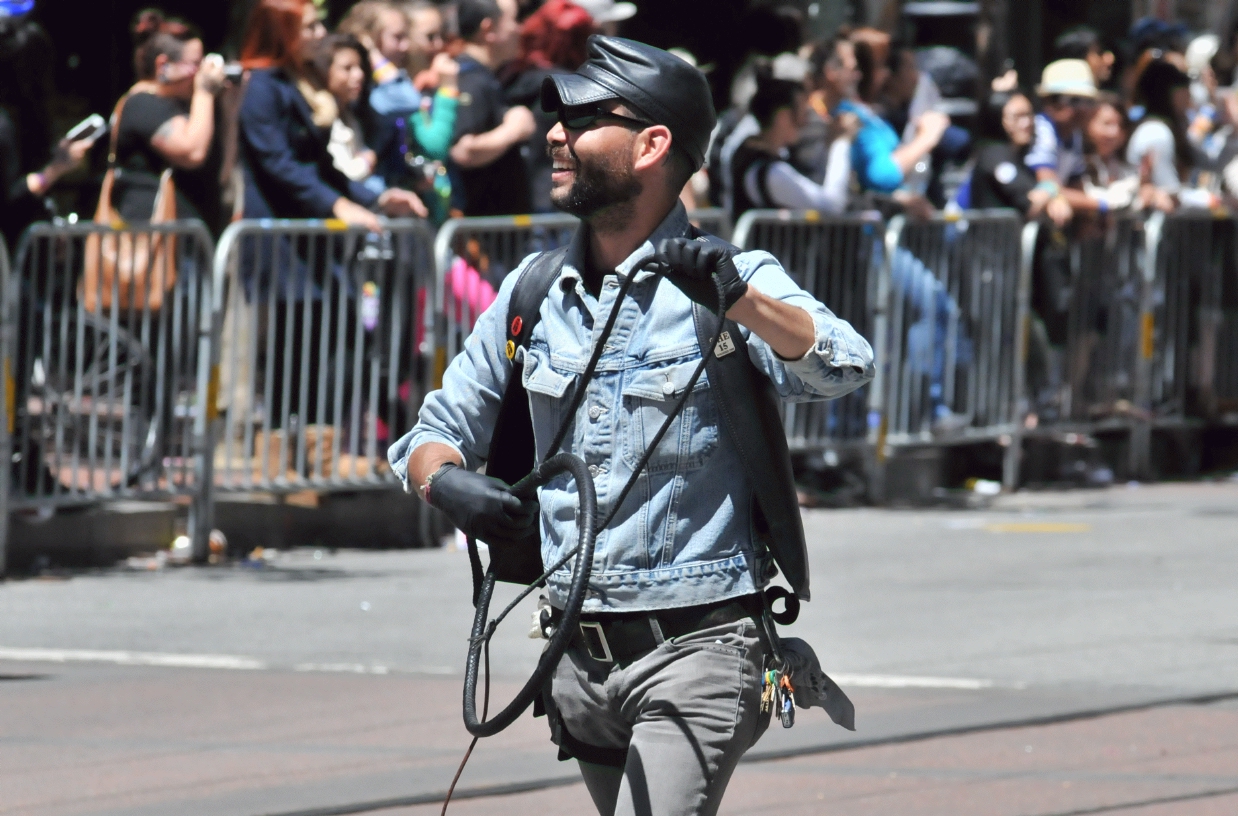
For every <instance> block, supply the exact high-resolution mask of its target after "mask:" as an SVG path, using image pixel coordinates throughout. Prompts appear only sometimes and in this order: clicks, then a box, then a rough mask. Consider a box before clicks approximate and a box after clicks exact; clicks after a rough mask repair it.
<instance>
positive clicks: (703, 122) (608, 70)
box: [542, 34, 717, 169]
mask: <svg viewBox="0 0 1238 816" xmlns="http://www.w3.org/2000/svg"><path fill="white" fill-rule="evenodd" d="M587 50H588V54H589V58H588V60H586V62H585V64H584V65H582V66H580V70H578V71H577V72H576V73H574V74H552V75H551V76H548V77H546V79H545V80H544V81H543V82H542V110H544V111H546V112H547V113H554V112H556V111H558V110H559V107H560V106H561V105H585V104H589V103H590V102H605V101H606V100H609V99H619V100H621V101H623V102H624V103H625V104H627V105H629V106H630V107H633V108H636V110H638V111H639V112H640V113H642V114H644V115H645V116H647V117H648V118H649V119H650V120H652V121H654V122H656V123H658V124H660V125H666V126H667V127H668V128H670V131H671V138H672V140H673V143H674V144H677V145H679V147H680V148H682V149H683V150H684V151H685V152H686V153H687V154H688V156H690V157H691V159H692V161H693V163H694V164H695V166H696V168H698V169H699V168H700V166H701V165H702V164H704V162H705V151H706V149H707V148H708V147H709V134H710V133H712V132H713V129H714V124H715V122H716V121H717V116H716V114H715V113H714V102H713V98H712V96H711V95H710V91H709V83H708V82H707V81H706V79H705V75H704V74H702V73H701V72H700V71H698V70H697V69H696V68H695V67H693V66H691V65H689V64H688V63H686V62H684V61H683V60H681V59H680V58H679V57H677V56H675V55H674V54H670V53H667V52H666V51H663V50H662V49H661V48H654V47H653V46H652V45H645V44H644V43H639V42H636V41H635V40H625V39H623V38H621V37H604V36H602V35H600V34H594V35H593V36H592V37H590V38H589V43H588V46H587Z"/></svg>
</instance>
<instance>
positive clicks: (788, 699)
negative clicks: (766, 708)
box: [778, 674, 795, 728]
mask: <svg viewBox="0 0 1238 816" xmlns="http://www.w3.org/2000/svg"><path fill="white" fill-rule="evenodd" d="M778 691H779V692H780V693H779V695H778V696H779V698H780V700H781V704H780V705H779V707H778V717H779V719H781V720H782V727H783V728H790V727H791V726H793V725H795V686H794V685H793V684H792V683H791V676H790V675H788V674H784V675H782V677H781V678H780V679H779V680H778Z"/></svg>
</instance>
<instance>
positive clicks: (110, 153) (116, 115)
mask: <svg viewBox="0 0 1238 816" xmlns="http://www.w3.org/2000/svg"><path fill="white" fill-rule="evenodd" d="M128 98H129V94H125V95H124V96H122V97H121V98H120V99H118V100H116V107H115V108H113V109H112V122H111V125H112V132H111V134H110V135H109V136H108V148H107V166H108V168H109V169H110V168H112V167H115V166H116V143H117V141H118V140H119V138H120V114H121V111H123V110H124V108H125V100H127V99H128Z"/></svg>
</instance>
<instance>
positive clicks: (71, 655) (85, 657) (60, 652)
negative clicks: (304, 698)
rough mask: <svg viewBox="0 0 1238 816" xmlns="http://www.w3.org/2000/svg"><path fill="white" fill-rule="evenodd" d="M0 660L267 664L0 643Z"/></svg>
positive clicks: (204, 665) (205, 665)
mask: <svg viewBox="0 0 1238 816" xmlns="http://www.w3.org/2000/svg"><path fill="white" fill-rule="evenodd" d="M0 660H25V661H30V662H34V663H115V664H117V665H120V666H168V667H172V668H178V669H235V670H254V669H265V668H267V664H265V663H263V662H262V661H261V660H254V659H253V658H252V657H238V656H236V655H215V654H168V653H165V652H124V651H112V650H102V649H36V648H13V647H5V646H0Z"/></svg>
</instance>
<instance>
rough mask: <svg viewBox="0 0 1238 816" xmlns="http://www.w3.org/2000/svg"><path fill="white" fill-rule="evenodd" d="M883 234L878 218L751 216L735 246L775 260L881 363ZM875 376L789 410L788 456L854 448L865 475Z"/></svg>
mask: <svg viewBox="0 0 1238 816" xmlns="http://www.w3.org/2000/svg"><path fill="white" fill-rule="evenodd" d="M882 235H883V232H882V221H881V218H880V217H879V216H878V215H876V214H874V213H867V214H860V215H849V216H838V217H831V216H822V215H821V214H819V213H817V212H812V211H808V212H791V211H787V210H751V211H749V212H747V213H744V215H743V216H741V217H740V219H739V222H738V223H737V224H736V225H735V234H734V243H735V244H736V245H737V246H739V247H740V248H741V249H744V250H754V249H760V250H765V251H766V252H769V253H770V254H771V255H773V256H774V257H775V258H777V259H778V261H779V263H781V264H782V266H783V268H784V269H785V270H786V271H787V273H788V274H789V275H790V276H791V278H792V279H793V280H795V282H796V283H798V284H799V285H800V286H801V287H803V288H804V289H805V290H806V291H807V292H809V293H811V294H812V295H813V296H814V297H815V298H817V299H818V300H820V301H821V302H822V303H824V304H825V305H826V306H828V307H829V308H830V309H831V310H832V311H833V312H834V313H835V314H837V315H838V316H839V317H841V318H843V319H844V320H846V321H848V322H849V323H851V325H852V326H854V327H855V329H856V331H858V332H859V333H860V334H862V335H863V336H864V337H866V338H868V339H869V341H870V342H871V343H872V344H873V347H874V351H875V353H876V354H877V355H878V359H881V356H882V353H883V351H882V345H883V338H884V336H885V331H884V328H883V327H884V321H885V314H884V309H883V304H884V294H883V292H882V290H881V285H882V281H881V276H880V274H879V262H880V257H881V248H880V245H881V240H882ZM878 372H879V373H878V376H877V379H876V380H874V382H873V383H871V384H870V385H868V386H866V387H864V388H861V389H859V390H858V391H855V392H853V393H851V394H848V395H847V396H845V397H842V398H841V399H837V400H831V401H828V402H808V403H790V404H788V405H787V406H786V413H785V415H784V420H783V421H784V425H785V427H786V433H787V441H788V443H789V445H790V447H791V450H792V451H793V452H796V453H814V454H826V455H831V454H832V455H837V453H838V452H840V451H841V450H842V449H844V448H848V447H851V448H854V447H856V446H859V447H860V448H861V449H862V452H863V453H864V454H865V458H866V459H867V461H868V465H869V466H870V468H871V466H872V465H874V464H875V462H874V461H873V457H874V456H875V454H876V453H877V451H878V450H879V449H880V434H881V428H882V423H881V413H880V412H881V400H880V396H879V395H880V394H881V389H882V382H881V379H882V374H881V373H880V368H878ZM872 475H873V473H872V470H871V469H870V477H871V476H872Z"/></svg>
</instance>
